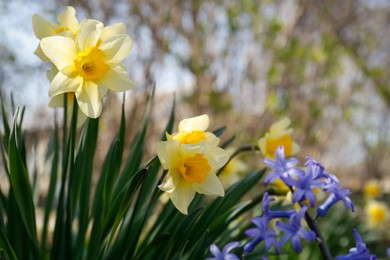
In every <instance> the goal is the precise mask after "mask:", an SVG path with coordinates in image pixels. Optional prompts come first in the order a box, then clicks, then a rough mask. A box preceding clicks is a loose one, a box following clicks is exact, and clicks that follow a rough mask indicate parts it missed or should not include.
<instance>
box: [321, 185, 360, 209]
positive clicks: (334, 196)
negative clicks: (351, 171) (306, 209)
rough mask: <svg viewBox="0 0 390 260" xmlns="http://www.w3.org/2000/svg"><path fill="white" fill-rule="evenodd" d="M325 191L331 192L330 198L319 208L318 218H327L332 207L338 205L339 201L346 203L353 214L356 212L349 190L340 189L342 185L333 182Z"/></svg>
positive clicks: (346, 206)
mask: <svg viewBox="0 0 390 260" xmlns="http://www.w3.org/2000/svg"><path fill="white" fill-rule="evenodd" d="M324 191H326V192H329V193H330V195H329V197H328V198H327V199H326V200H325V202H324V203H323V204H322V205H321V206H319V207H318V208H317V216H321V217H323V216H325V215H326V213H327V212H328V210H329V209H330V207H332V206H333V205H334V204H336V203H337V202H338V201H340V200H342V201H344V204H345V208H347V209H349V208H351V210H352V212H354V211H355V206H354V204H353V202H352V201H351V199H350V198H349V197H348V195H350V194H351V192H350V190H349V189H346V188H343V189H342V188H340V183H339V182H335V181H332V182H331V183H329V184H327V185H326V186H325V187H324Z"/></svg>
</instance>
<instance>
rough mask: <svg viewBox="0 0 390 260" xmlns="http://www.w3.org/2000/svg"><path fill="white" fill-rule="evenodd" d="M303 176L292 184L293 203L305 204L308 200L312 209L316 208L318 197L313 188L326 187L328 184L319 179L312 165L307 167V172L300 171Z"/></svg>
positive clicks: (293, 180) (292, 180)
mask: <svg viewBox="0 0 390 260" xmlns="http://www.w3.org/2000/svg"><path fill="white" fill-rule="evenodd" d="M300 171H301V172H302V174H300V176H299V177H298V178H296V179H291V180H290V182H291V184H292V186H294V187H295V188H294V194H293V202H294V203H295V202H303V201H304V200H305V199H307V200H308V201H309V203H310V206H311V207H315V205H316V201H317V197H316V194H315V193H314V191H313V188H319V187H324V186H325V185H326V182H325V181H324V180H321V179H319V178H318V176H317V175H316V174H317V171H316V168H315V167H313V166H312V165H309V167H307V169H306V171H303V170H300Z"/></svg>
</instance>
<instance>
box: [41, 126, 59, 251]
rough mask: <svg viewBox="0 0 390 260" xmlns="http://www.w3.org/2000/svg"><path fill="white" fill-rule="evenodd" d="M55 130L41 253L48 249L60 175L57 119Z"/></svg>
mask: <svg viewBox="0 0 390 260" xmlns="http://www.w3.org/2000/svg"><path fill="white" fill-rule="evenodd" d="M54 122H55V124H54V132H53V136H52V138H51V142H50V143H52V145H49V147H48V150H47V154H49V153H50V154H52V155H53V158H52V160H51V171H50V183H49V189H48V192H47V195H46V202H45V213H44V218H43V228H42V234H41V253H42V254H44V252H45V251H46V240H47V226H48V222H49V216H50V212H51V209H52V206H53V201H54V195H55V189H56V185H57V175H58V163H59V136H58V126H57V123H56V121H54Z"/></svg>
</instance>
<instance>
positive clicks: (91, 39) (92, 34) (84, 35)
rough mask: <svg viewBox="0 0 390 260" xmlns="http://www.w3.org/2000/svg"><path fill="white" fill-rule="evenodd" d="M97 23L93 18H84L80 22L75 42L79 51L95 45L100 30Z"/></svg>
mask: <svg viewBox="0 0 390 260" xmlns="http://www.w3.org/2000/svg"><path fill="white" fill-rule="evenodd" d="M99 27H100V26H99V24H98V23H97V22H96V21H94V20H84V21H82V22H81V24H80V29H79V31H78V33H77V37H76V42H77V46H78V47H79V49H80V50H81V51H85V49H87V48H89V47H95V46H96V44H97V42H98V40H99V37H100V34H101V32H102V30H101V28H99Z"/></svg>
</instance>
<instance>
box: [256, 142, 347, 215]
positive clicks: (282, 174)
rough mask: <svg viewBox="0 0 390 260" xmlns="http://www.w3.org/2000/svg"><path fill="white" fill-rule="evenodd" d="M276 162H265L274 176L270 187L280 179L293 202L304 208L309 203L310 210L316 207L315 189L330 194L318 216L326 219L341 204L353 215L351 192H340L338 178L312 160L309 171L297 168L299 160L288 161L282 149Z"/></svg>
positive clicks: (341, 190)
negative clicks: (290, 193) (332, 207)
mask: <svg viewBox="0 0 390 260" xmlns="http://www.w3.org/2000/svg"><path fill="white" fill-rule="evenodd" d="M275 157H276V159H275V161H273V160H270V159H265V160H264V162H265V164H267V165H268V166H269V167H270V168H271V169H272V172H271V173H270V174H269V175H268V176H267V178H266V179H265V183H266V184H268V183H270V182H272V181H274V180H276V179H277V178H280V179H281V180H282V181H283V182H284V183H285V184H286V185H287V186H289V187H290V189H291V191H292V192H293V202H294V203H300V204H302V203H303V202H304V201H305V200H308V201H309V205H310V207H315V206H316V200H317V198H316V195H315V193H314V191H313V189H314V188H321V189H322V190H324V191H325V192H327V193H329V194H330V195H329V197H328V198H327V200H326V201H325V202H324V203H323V204H322V205H320V206H319V207H318V208H317V215H318V216H321V217H323V216H325V215H326V213H327V212H328V210H329V209H330V208H331V206H333V205H334V204H336V203H337V202H338V201H340V200H342V201H343V202H344V204H345V207H346V208H347V209H349V208H351V210H352V211H354V205H353V203H352V201H351V199H350V198H349V197H348V195H350V194H351V192H350V191H349V190H348V189H345V188H341V187H340V182H339V180H338V179H337V177H336V176H335V175H333V174H331V173H328V172H326V171H325V169H324V167H323V166H322V165H321V164H320V163H319V162H317V161H316V160H314V159H313V158H311V157H309V156H308V157H306V163H305V167H306V170H303V169H301V168H298V167H295V166H296V165H297V164H298V162H299V161H298V160H297V159H296V158H288V159H286V158H285V155H284V148H283V146H279V147H278V148H277V150H276V154H275Z"/></svg>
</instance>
